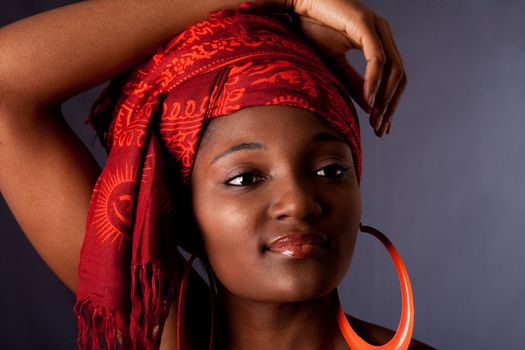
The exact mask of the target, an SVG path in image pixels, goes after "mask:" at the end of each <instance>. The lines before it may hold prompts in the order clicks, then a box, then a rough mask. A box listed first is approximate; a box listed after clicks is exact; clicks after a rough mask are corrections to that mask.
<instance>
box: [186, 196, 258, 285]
mask: <svg viewBox="0 0 525 350" xmlns="http://www.w3.org/2000/svg"><path fill="white" fill-rule="evenodd" d="M211 198H218V197H217V196H214V195H213V194H210V193H208V195H207V196H206V198H203V200H202V201H199V200H198V199H197V198H196V199H195V208H194V213H195V217H196V220H197V224H198V226H199V229H200V231H201V235H202V238H203V243H204V247H205V250H206V255H207V257H208V260H209V262H210V264H211V266H212V268H213V270H214V272H215V274H216V275H217V277H218V278H219V280H220V281H221V283H222V284H224V285H225V286H226V287H227V288H228V285H231V284H235V283H237V282H240V281H242V280H243V276H246V275H249V271H248V270H249V267H248V266H251V265H252V264H253V262H254V261H256V260H257V259H258V258H259V256H258V254H259V253H260V252H259V244H260V243H259V240H258V236H257V235H256V234H255V231H256V227H255V226H256V218H257V217H258V216H259V215H258V211H259V210H258V208H257V207H256V206H255V205H250V206H247V205H242V206H239V205H238V203H230V202H229V201H228V200H227V199H226V198H224V197H221V200H220V201H216V202H212V201H211Z"/></svg>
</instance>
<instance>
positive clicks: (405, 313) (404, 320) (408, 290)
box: [335, 224, 414, 350]
mask: <svg viewBox="0 0 525 350" xmlns="http://www.w3.org/2000/svg"><path fill="white" fill-rule="evenodd" d="M359 229H360V230H361V231H362V232H367V233H370V234H371V235H372V236H374V237H376V238H378V239H379V240H380V241H381V243H383V245H384V246H385V247H386V249H387V250H388V252H389V253H390V256H391V257H392V260H393V261H394V264H395V267H396V270H397V275H398V278H399V284H400V287H401V300H402V304H401V319H400V320H399V325H398V326H397V330H396V334H395V335H394V336H393V337H392V339H390V341H389V342H388V343H386V344H384V345H380V346H375V345H371V344H369V343H367V342H366V341H364V340H363V339H362V338H361V337H360V336H358V335H357V333H356V332H355V331H354V330H353V328H352V326H350V323H349V322H348V320H347V318H346V315H345V312H344V310H343V308H342V306H341V303H340V301H339V297H337V301H336V303H335V311H336V314H337V323H338V324H339V328H340V329H341V332H342V333H343V336H344V337H345V340H346V343H347V344H348V346H349V347H350V349H354V350H357V349H359V350H407V349H408V346H409V345H410V341H411V340H412V331H413V329H414V296H413V294H412V286H411V285H410V279H409V278H408V272H407V269H406V267H405V264H404V263H403V260H402V259H401V256H400V255H399V253H398V251H397V249H396V247H394V245H393V244H392V242H390V240H389V239H388V238H387V237H386V236H385V235H384V234H383V233H382V232H380V231H379V230H377V229H375V228H373V227H370V226H363V225H362V224H359Z"/></svg>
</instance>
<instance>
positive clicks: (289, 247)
mask: <svg viewBox="0 0 525 350" xmlns="http://www.w3.org/2000/svg"><path fill="white" fill-rule="evenodd" d="M191 184H192V185H191V186H192V196H193V210H194V214H195V218H196V221H197V224H198V226H199V228H200V230H201V232H202V238H203V242H204V246H205V250H206V253H207V256H208V259H209V261H210V264H211V266H212V268H213V271H214V272H215V274H216V275H217V277H218V279H219V280H220V282H221V283H222V285H223V286H224V287H225V288H226V290H227V291H228V292H230V293H231V294H233V295H235V296H239V297H243V298H249V299H252V300H260V301H267V302H291V301H304V300H309V299H313V298H316V297H320V296H322V295H325V294H327V293H329V292H330V291H331V290H333V289H334V288H335V287H336V286H337V285H338V284H339V282H340V281H341V279H342V278H343V276H344V275H345V273H346V271H347V269H348V267H349V265H350V261H351V259H352V253H353V249H354V245H355V239H356V234H357V229H358V226H359V220H360V216H361V199H360V194H359V187H358V184H357V180H356V176H355V170H354V165H353V161H352V153H351V151H350V147H349V146H348V144H347V143H346V142H345V141H344V139H343V138H342V137H341V136H340V135H339V134H338V133H337V132H336V131H335V130H334V129H333V128H332V127H331V126H330V125H329V124H328V123H327V122H326V121H324V120H323V119H322V118H321V117H319V116H317V115H316V114H315V113H313V112H309V111H306V110H303V109H299V108H294V107H288V106H264V107H252V108H246V109H242V110H240V111H239V112H236V113H234V114H232V115H229V116H225V117H220V118H217V119H215V120H214V121H213V122H212V123H211V124H210V125H209V127H208V129H207V131H206V135H205V138H204V139H203V142H202V143H201V145H200V148H199V151H198V154H197V158H196V160H195V164H194V168H193V173H192V178H191Z"/></svg>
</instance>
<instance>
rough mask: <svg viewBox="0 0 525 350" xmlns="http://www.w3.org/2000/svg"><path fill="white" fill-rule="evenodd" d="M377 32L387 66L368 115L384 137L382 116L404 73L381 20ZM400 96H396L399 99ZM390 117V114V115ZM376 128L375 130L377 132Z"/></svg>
mask: <svg viewBox="0 0 525 350" xmlns="http://www.w3.org/2000/svg"><path fill="white" fill-rule="evenodd" d="M377 30H378V32H379V33H380V35H381V37H382V38H383V43H384V48H385V51H386V55H387V64H386V65H385V68H384V77H383V79H382V81H381V84H380V86H379V88H378V93H377V97H376V101H375V105H374V107H373V108H372V112H371V114H370V122H371V124H372V125H373V126H375V127H377V128H380V129H381V131H383V132H382V133H381V134H382V135H384V133H385V132H386V127H387V126H388V125H386V124H387V123H388V120H387V119H385V118H384V114H385V112H386V110H387V109H388V106H389V104H390V102H391V100H392V98H393V97H394V95H395V94H396V91H397V90H398V86H399V83H400V82H401V80H402V79H403V77H404V76H405V71H404V67H403V64H402V62H401V58H400V55H399V53H398V52H397V48H396V47H395V44H394V42H393V39H392V35H391V32H390V27H389V25H388V23H387V22H386V21H384V20H382V19H379V20H378V23H377ZM399 97H400V96H398V98H399ZM390 117H391V114H390ZM377 128H376V130H377Z"/></svg>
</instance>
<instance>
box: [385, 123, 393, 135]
mask: <svg viewBox="0 0 525 350" xmlns="http://www.w3.org/2000/svg"><path fill="white" fill-rule="evenodd" d="M390 131H392V122H389V123H388V129H386V133H387V134H389V135H390Z"/></svg>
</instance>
